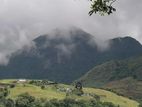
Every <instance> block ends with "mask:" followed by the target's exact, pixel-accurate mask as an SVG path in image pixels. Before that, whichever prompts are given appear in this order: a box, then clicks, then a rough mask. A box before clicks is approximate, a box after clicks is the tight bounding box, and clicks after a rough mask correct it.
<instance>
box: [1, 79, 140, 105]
mask: <svg viewBox="0 0 142 107" xmlns="http://www.w3.org/2000/svg"><path fill="white" fill-rule="evenodd" d="M13 81H14V80H0V83H11V82H13ZM59 86H60V87H65V88H67V87H69V88H70V87H72V86H68V85H64V84H59ZM83 91H84V92H85V93H94V94H96V95H99V96H100V98H101V101H103V102H112V103H114V104H116V105H120V107H138V103H137V102H136V101H133V100H130V99H128V98H125V97H122V96H118V95H116V94H114V93H112V92H109V91H105V90H101V89H95V88H84V89H83ZM25 92H28V93H29V94H30V95H32V96H35V97H36V98H46V99H48V100H50V99H54V98H56V99H64V98H65V97H66V93H65V92H59V91H57V90H56V89H55V88H54V87H53V86H48V87H47V88H46V89H41V87H38V86H35V85H30V84H25V85H23V84H17V85H16V87H15V88H11V89H10V95H9V96H8V97H9V98H12V99H15V98H16V97H17V96H18V95H19V94H22V93H25ZM71 98H74V99H78V100H79V99H83V100H90V99H91V98H92V97H90V96H81V97H79V96H75V95H73V96H71Z"/></svg>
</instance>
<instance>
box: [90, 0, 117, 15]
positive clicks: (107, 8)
mask: <svg viewBox="0 0 142 107" xmlns="http://www.w3.org/2000/svg"><path fill="white" fill-rule="evenodd" d="M90 1H91V3H92V4H91V10H90V12H89V15H90V16H91V15H92V14H93V13H99V14H101V15H105V14H108V15H110V14H112V13H113V12H115V11H116V9H115V8H114V7H113V6H112V4H113V3H114V2H115V1H116V0H90Z"/></svg>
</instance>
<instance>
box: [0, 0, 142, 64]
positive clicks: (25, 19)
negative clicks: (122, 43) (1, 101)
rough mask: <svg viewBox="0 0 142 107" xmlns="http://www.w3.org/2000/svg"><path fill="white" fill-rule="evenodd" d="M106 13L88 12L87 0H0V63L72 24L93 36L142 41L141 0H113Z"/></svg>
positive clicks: (88, 4) (104, 38)
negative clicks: (110, 12)
mask: <svg viewBox="0 0 142 107" xmlns="http://www.w3.org/2000/svg"><path fill="white" fill-rule="evenodd" d="M115 6H116V8H117V12H116V13H114V14H113V15H110V16H103V17H102V16H99V15H95V14H94V15H93V16H91V17H90V16H88V12H89V7H90V2H89V0H0V64H7V63H8V60H9V57H10V55H11V53H13V52H15V51H16V50H17V49H20V48H22V47H23V46H24V45H30V46H31V45H32V43H31V40H32V39H33V38H35V37H37V36H39V35H42V34H46V33H48V32H50V31H51V30H52V29H55V28H68V27H70V26H76V27H79V28H82V29H83V30H85V31H86V32H88V33H91V34H92V35H94V36H95V38H99V39H103V40H106V39H109V38H114V37H118V36H132V37H134V38H136V39H137V40H139V41H140V42H141V43H142V36H141V34H142V21H141V20H142V14H141V10H142V0H117V2H116V3H115Z"/></svg>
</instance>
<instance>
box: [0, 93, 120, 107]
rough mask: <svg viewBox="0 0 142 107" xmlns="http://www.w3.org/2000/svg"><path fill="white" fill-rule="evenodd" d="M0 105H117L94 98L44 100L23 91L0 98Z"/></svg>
mask: <svg viewBox="0 0 142 107" xmlns="http://www.w3.org/2000/svg"><path fill="white" fill-rule="evenodd" d="M0 107H118V106H115V105H113V104H112V103H102V102H99V101H96V100H91V101H81V100H80V101H76V100H74V99H64V100H56V99H53V100H50V101H48V100H45V99H36V98H35V97H33V96H31V95H29V94H28V93H24V94H21V95H19V96H18V97H17V98H16V99H15V100H12V99H6V98H5V97H3V98H1V99H0Z"/></svg>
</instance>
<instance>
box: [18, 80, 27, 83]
mask: <svg viewBox="0 0 142 107" xmlns="http://www.w3.org/2000/svg"><path fill="white" fill-rule="evenodd" d="M26 82H27V80H26V79H19V80H18V81H17V83H26Z"/></svg>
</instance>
